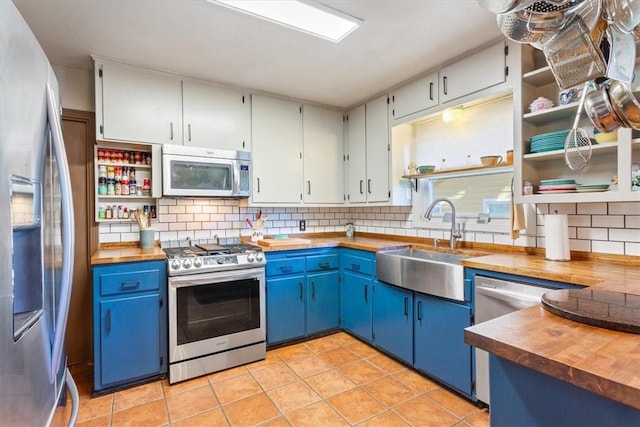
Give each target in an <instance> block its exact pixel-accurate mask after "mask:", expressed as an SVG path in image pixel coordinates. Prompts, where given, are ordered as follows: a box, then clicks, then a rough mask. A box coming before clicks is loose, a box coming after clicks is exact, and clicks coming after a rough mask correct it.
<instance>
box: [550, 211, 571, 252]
mask: <svg viewBox="0 0 640 427" xmlns="http://www.w3.org/2000/svg"><path fill="white" fill-rule="evenodd" d="M544 237H545V247H546V254H545V258H546V259H548V260H551V261H569V260H570V259H571V252H570V250H569V219H568V218H567V215H566V214H553V215H545V217H544Z"/></svg>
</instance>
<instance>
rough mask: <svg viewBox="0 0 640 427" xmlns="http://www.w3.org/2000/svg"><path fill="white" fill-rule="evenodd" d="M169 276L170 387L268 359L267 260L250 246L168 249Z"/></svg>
mask: <svg viewBox="0 0 640 427" xmlns="http://www.w3.org/2000/svg"><path fill="white" fill-rule="evenodd" d="M164 251H165V253H166V254H167V257H168V258H169V260H168V272H169V290H168V297H169V307H168V309H169V383H170V384H173V383H176V382H179V381H183V380H186V379H189V378H194V377H197V376H200V375H205V374H209V373H212V372H216V371H220V370H223V369H227V368H231V367H233V366H238V365H242V364H245V363H249V362H253V361H256V360H261V359H264V358H265V354H266V344H265V337H266V320H265V275H264V269H265V265H266V260H265V257H264V254H263V253H262V250H261V249H260V247H256V246H253V245H247V244H230V245H218V244H209V243H206V244H196V245H194V246H186V247H174V248H164Z"/></svg>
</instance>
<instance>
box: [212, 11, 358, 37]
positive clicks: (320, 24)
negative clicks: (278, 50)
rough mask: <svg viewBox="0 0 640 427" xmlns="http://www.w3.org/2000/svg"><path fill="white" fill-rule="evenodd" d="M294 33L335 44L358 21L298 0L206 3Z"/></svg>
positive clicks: (351, 29) (354, 27)
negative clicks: (271, 23) (282, 27)
mask: <svg viewBox="0 0 640 427" xmlns="http://www.w3.org/2000/svg"><path fill="white" fill-rule="evenodd" d="M207 1H209V2H211V3H214V4H219V5H221V6H226V7H228V8H231V9H234V10H237V11H239V12H243V13H247V14H249V15H253V16H255V17H257V18H261V19H264V20H267V21H270V22H273V23H276V24H280V25H283V26H285V27H289V28H292V29H294V30H298V31H302V32H304V33H307V34H311V35H314V36H316V37H320V38H323V39H326V40H330V41H332V42H335V43H338V42H339V41H341V40H342V39H344V38H345V37H346V36H347V35H349V34H350V33H351V32H352V31H354V30H355V29H356V28H358V27H359V26H360V23H361V22H362V21H361V20H359V19H357V18H354V17H352V16H349V15H346V14H344V13H342V12H339V11H337V10H335V9H331V8H329V7H327V6H324V5H322V4H319V3H315V2H311V1H306V0H304V1H298V0H269V1H265V0H207Z"/></svg>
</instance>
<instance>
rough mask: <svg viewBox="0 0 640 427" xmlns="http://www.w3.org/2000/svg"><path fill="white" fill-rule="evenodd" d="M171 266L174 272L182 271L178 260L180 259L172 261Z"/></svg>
mask: <svg viewBox="0 0 640 427" xmlns="http://www.w3.org/2000/svg"><path fill="white" fill-rule="evenodd" d="M170 266H171V269H172V270H178V269H180V260H178V259H174V260H172V261H171V264H170Z"/></svg>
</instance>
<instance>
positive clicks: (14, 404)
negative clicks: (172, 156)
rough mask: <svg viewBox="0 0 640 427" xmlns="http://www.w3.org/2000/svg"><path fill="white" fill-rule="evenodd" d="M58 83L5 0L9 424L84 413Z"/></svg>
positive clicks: (2, 200) (3, 241) (2, 414)
mask: <svg viewBox="0 0 640 427" xmlns="http://www.w3.org/2000/svg"><path fill="white" fill-rule="evenodd" d="M59 105H60V104H59V98H58V83H57V80H56V78H55V75H54V73H53V69H52V68H51V66H50V64H49V61H48V59H47V57H46V55H45V54H44V52H43V50H42V48H41V47H40V45H39V44H38V42H37V40H36V38H35V36H34V35H33V34H32V32H31V30H30V29H29V27H28V26H27V24H26V22H25V21H24V19H23V18H22V16H20V13H19V12H18V10H17V9H16V7H15V6H14V5H13V3H12V2H11V1H10V0H0V425H3V426H14V425H16V426H24V425H33V426H43V425H49V424H50V423H51V422H52V417H53V415H54V411H55V409H56V408H57V407H58V405H59V404H62V403H64V404H66V405H69V403H68V401H67V399H66V396H67V393H66V390H67V389H68V390H69V391H70V394H71V397H72V399H71V400H72V403H71V405H72V408H73V409H72V410H71V411H67V412H68V413H69V420H67V421H68V423H69V424H70V425H73V424H74V422H75V417H76V415H77V408H78V393H77V389H76V388H75V384H74V383H73V378H72V377H71V375H70V374H69V371H68V369H67V366H66V358H65V351H64V339H65V330H66V323H67V314H68V311H69V301H70V297H71V279H72V275H73V255H74V247H73V243H74V219H73V210H72V206H73V205H72V200H71V196H72V195H71V183H70V178H69V165H68V163H67V157H66V154H65V148H64V143H63V140H62V130H61V127H60V107H59Z"/></svg>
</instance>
